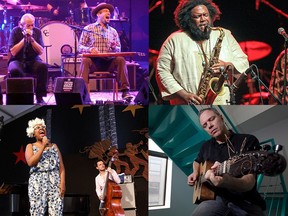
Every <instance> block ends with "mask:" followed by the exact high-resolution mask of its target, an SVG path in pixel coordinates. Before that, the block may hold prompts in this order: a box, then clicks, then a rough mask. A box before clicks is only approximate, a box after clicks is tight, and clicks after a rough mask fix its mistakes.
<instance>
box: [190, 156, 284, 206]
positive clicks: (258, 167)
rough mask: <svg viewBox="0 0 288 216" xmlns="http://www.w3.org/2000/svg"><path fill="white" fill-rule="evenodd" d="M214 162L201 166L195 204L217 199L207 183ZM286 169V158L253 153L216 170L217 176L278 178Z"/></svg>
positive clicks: (211, 186)
mask: <svg viewBox="0 0 288 216" xmlns="http://www.w3.org/2000/svg"><path fill="white" fill-rule="evenodd" d="M213 164H214V162H211V161H206V162H205V163H202V164H200V171H199V177H198V180H197V182H196V184H195V185H194V194H193V203H194V204H199V203H200V202H202V201H204V200H213V199H215V192H214V191H213V188H214V186H213V185H212V183H210V182H209V181H207V180H206V179H205V178H204V177H205V173H206V172H207V171H208V170H209V169H211V166H212V165H213ZM285 169H286V160H285V158H284V157H283V156H282V155H280V154H278V153H275V152H270V153H268V152H267V151H252V152H247V153H245V154H241V155H236V156H234V157H232V158H230V159H228V160H226V161H224V162H223V163H221V165H220V166H218V168H217V169H216V170H215V175H216V176H223V175H224V174H229V175H231V176H234V177H238V178H239V177H241V176H244V175H246V174H249V173H254V174H260V173H262V174H264V175H266V176H276V175H279V174H280V173H282V172H284V170H285Z"/></svg>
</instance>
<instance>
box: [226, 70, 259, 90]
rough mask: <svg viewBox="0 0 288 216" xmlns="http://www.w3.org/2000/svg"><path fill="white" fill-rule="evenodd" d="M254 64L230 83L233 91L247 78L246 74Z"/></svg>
mask: <svg viewBox="0 0 288 216" xmlns="http://www.w3.org/2000/svg"><path fill="white" fill-rule="evenodd" d="M253 67H254V65H251V66H250V67H249V68H248V69H247V70H246V71H245V72H244V73H242V74H241V75H240V76H239V77H238V79H237V80H236V81H235V82H234V83H233V84H232V87H231V88H232V90H233V91H234V92H235V91H237V90H238V88H239V85H240V84H241V83H242V82H243V81H244V80H245V79H246V78H247V76H248V74H249V73H251V71H252V68H253Z"/></svg>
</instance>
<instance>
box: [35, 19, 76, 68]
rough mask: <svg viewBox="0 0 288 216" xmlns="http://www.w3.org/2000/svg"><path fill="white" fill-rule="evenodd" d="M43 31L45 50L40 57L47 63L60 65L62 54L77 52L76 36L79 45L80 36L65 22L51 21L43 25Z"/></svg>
mask: <svg viewBox="0 0 288 216" xmlns="http://www.w3.org/2000/svg"><path fill="white" fill-rule="evenodd" d="M41 32H42V38H43V43H44V52H43V54H42V55H41V56H40V57H41V59H42V60H43V61H44V62H46V63H47V64H49V65H53V66H55V65H59V66H60V65H61V55H62V54H71V53H75V38H76V46H78V37H77V35H75V33H74V31H73V30H72V29H71V28H70V27H69V26H68V25H66V24H65V23H61V22H49V23H47V24H46V25H43V26H42V27H41ZM63 52H65V53H63ZM69 52H70V53H69Z"/></svg>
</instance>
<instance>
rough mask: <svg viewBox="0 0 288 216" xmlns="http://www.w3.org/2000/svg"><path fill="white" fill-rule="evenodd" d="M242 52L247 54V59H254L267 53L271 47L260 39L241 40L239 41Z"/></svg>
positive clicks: (260, 57)
mask: <svg viewBox="0 0 288 216" xmlns="http://www.w3.org/2000/svg"><path fill="white" fill-rule="evenodd" d="M239 45H240V47H241V49H242V50H243V52H244V53H245V54H246V55H247V56H248V61H256V60H259V59H262V58H264V57H266V56H267V55H269V54H270V53H271V51H272V47H271V46H270V45H269V44H266V43H264V42H261V41H243V42H240V43H239Z"/></svg>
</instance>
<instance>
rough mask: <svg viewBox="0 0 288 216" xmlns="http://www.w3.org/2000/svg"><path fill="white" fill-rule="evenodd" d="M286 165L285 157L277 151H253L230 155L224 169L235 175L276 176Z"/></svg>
mask: <svg viewBox="0 0 288 216" xmlns="http://www.w3.org/2000/svg"><path fill="white" fill-rule="evenodd" d="M286 166H287V163H286V159H285V158H284V157H283V156H282V155H280V154H278V153H275V152H267V151H253V152H247V153H245V154H241V155H237V156H234V157H232V158H231V159H229V160H228V161H227V162H226V168H225V169H226V170H227V172H226V173H229V174H231V175H232V176H235V177H240V176H243V175H246V174H248V173H255V174H260V173H263V174H264V175H266V176H276V175H279V174H281V173H282V172H284V170H285V169H286ZM225 169H224V170H225Z"/></svg>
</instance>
